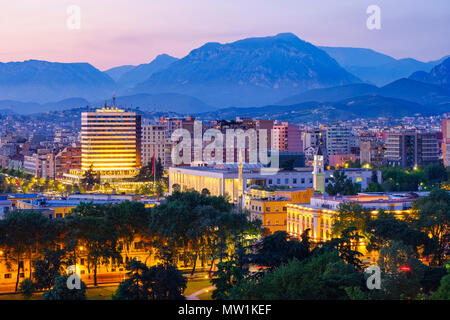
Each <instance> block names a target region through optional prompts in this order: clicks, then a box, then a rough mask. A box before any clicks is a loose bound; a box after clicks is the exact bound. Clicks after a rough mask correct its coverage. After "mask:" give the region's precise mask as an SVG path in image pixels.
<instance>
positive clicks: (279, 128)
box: [272, 122, 303, 152]
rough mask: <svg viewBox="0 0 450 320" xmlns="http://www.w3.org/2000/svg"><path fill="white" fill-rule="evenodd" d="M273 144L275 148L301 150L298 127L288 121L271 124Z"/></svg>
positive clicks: (291, 150) (292, 150)
mask: <svg viewBox="0 0 450 320" xmlns="http://www.w3.org/2000/svg"><path fill="white" fill-rule="evenodd" d="M272 139H273V144H274V147H275V149H276V150H279V151H288V152H302V151H303V147H302V139H301V133H300V127H299V126H297V125H293V124H290V123H289V122H281V123H276V124H274V126H273V137H272Z"/></svg>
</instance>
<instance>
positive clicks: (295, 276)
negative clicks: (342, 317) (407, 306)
mask: <svg viewBox="0 0 450 320" xmlns="http://www.w3.org/2000/svg"><path fill="white" fill-rule="evenodd" d="M363 286H364V276H363V274H362V273H360V272H358V271H357V270H356V269H355V268H354V267H353V266H351V265H349V264H346V263H345V262H344V261H343V260H342V259H341V258H340V257H339V253H338V252H337V251H335V250H326V251H324V252H322V253H320V254H314V255H313V256H311V258H308V259H305V260H302V261H299V260H297V259H295V258H294V259H293V260H291V261H290V262H288V263H287V264H284V265H281V266H280V267H278V268H276V269H274V270H273V271H271V272H267V273H265V274H264V275H263V277H262V278H260V279H254V278H252V277H248V278H247V279H246V280H244V281H240V282H239V283H238V284H236V285H235V286H234V287H233V288H232V289H231V290H230V295H229V297H228V298H229V299H233V300H235V299H238V300H240V299H257V300H348V299H350V298H351V297H354V295H353V294H352V295H351V296H349V294H348V293H347V292H349V288H351V289H352V290H350V291H355V290H354V288H359V291H362V290H363V288H364V287H363Z"/></svg>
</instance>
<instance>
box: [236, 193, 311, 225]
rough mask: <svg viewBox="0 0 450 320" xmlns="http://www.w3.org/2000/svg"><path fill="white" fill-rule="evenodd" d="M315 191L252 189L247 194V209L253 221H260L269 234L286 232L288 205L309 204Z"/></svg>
mask: <svg viewBox="0 0 450 320" xmlns="http://www.w3.org/2000/svg"><path fill="white" fill-rule="evenodd" d="M313 194H314V190H312V189H310V188H307V189H301V188H289V189H284V188H283V189H275V190H274V189H273V188H256V187H254V188H250V189H249V190H248V191H247V192H246V194H245V198H246V209H247V210H249V211H250V218H251V220H256V219H258V220H260V221H261V222H262V225H263V227H264V228H266V229H267V231H268V233H269V234H272V233H274V232H276V231H286V219H287V204H289V203H309V202H310V199H311V196H312V195H313Z"/></svg>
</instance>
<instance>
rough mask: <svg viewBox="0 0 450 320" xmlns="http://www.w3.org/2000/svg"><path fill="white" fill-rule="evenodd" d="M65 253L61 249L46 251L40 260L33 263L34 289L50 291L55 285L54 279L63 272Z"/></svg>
mask: <svg viewBox="0 0 450 320" xmlns="http://www.w3.org/2000/svg"><path fill="white" fill-rule="evenodd" d="M65 255H66V251H65V250H62V249H56V250H49V249H46V250H45V253H44V257H43V258H42V259H39V260H36V261H34V272H33V276H34V279H35V282H36V284H35V286H36V289H38V290H40V289H50V288H51V287H53V285H54V283H55V279H56V278H57V277H58V276H60V275H61V274H62V272H63V266H64V265H67V263H65V261H64V257H65Z"/></svg>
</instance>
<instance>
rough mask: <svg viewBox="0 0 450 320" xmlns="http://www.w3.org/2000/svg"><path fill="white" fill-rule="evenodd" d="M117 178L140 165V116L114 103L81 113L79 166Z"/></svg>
mask: <svg viewBox="0 0 450 320" xmlns="http://www.w3.org/2000/svg"><path fill="white" fill-rule="evenodd" d="M91 166H92V169H93V170H94V171H95V172H97V173H99V174H100V177H101V179H102V180H103V181H120V180H121V179H124V178H130V177H133V176H135V175H136V174H137V169H138V168H139V167H140V166H141V116H140V115H136V113H134V112H126V111H124V110H121V109H118V108H115V107H104V108H101V109H97V110H96V111H95V112H83V113H82V114H81V170H82V171H87V170H89V168H91Z"/></svg>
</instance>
